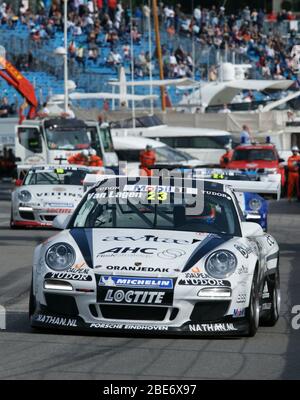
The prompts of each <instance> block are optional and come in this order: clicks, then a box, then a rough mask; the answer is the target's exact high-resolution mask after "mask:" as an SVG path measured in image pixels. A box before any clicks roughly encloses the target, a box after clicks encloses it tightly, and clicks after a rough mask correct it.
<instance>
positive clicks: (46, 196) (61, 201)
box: [19, 185, 83, 208]
mask: <svg viewBox="0 0 300 400" xmlns="http://www.w3.org/2000/svg"><path fill="white" fill-rule="evenodd" d="M22 190H28V191H29V192H30V193H31V195H32V199H31V201H30V203H35V204H36V205H38V204H39V205H40V206H42V207H61V208H65V207H66V208H68V207H71V208H72V207H73V206H74V204H77V203H78V202H79V201H80V200H81V198H82V196H83V186H79V185H56V186H51V185H30V186H22V187H20V188H19V191H22Z"/></svg>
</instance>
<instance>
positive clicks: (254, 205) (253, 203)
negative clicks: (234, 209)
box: [249, 198, 262, 211]
mask: <svg viewBox="0 0 300 400" xmlns="http://www.w3.org/2000/svg"><path fill="white" fill-rule="evenodd" d="M261 205H262V202H261V200H260V199H256V198H253V199H251V200H250V201H249V207H250V208H251V210H253V211H258V210H259V209H260V208H261Z"/></svg>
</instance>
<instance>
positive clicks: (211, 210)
mask: <svg viewBox="0 0 300 400" xmlns="http://www.w3.org/2000/svg"><path fill="white" fill-rule="evenodd" d="M216 215H217V210H216V206H215V205H214V204H211V203H206V204H204V207H203V211H202V213H201V215H199V217H198V218H199V219H200V220H201V222H204V223H206V224H208V225H212V224H214V222H215V220H216Z"/></svg>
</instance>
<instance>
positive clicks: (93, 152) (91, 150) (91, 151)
mask: <svg viewBox="0 0 300 400" xmlns="http://www.w3.org/2000/svg"><path fill="white" fill-rule="evenodd" d="M89 155H90V156H96V155H97V152H96V150H95V149H90V151H89Z"/></svg>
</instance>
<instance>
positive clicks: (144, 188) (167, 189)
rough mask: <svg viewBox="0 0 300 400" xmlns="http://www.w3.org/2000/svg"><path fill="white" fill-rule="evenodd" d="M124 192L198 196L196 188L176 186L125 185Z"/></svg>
mask: <svg viewBox="0 0 300 400" xmlns="http://www.w3.org/2000/svg"><path fill="white" fill-rule="evenodd" d="M124 191H133V192H156V193H161V192H163V193H187V194H198V189H197V188H189V187H187V188H182V187H178V186H159V185H125V186H124Z"/></svg>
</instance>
